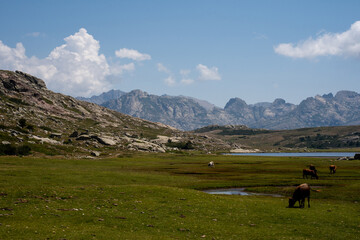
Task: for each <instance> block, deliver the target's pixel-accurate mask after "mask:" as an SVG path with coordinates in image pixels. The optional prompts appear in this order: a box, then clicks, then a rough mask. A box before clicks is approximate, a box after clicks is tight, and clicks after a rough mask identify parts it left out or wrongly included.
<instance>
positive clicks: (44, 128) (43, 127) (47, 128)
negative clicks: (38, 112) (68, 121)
mask: <svg viewBox="0 0 360 240" xmlns="http://www.w3.org/2000/svg"><path fill="white" fill-rule="evenodd" d="M39 128H41V129H42V130H46V131H49V132H53V130H52V129H51V128H49V127H47V126H40V127H39Z"/></svg>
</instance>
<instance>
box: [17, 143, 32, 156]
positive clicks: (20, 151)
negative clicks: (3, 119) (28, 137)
mask: <svg viewBox="0 0 360 240" xmlns="http://www.w3.org/2000/svg"><path fill="white" fill-rule="evenodd" d="M30 151H31V148H30V147H29V146H27V145H23V146H20V147H18V148H17V155H20V156H26V155H29V154H30Z"/></svg>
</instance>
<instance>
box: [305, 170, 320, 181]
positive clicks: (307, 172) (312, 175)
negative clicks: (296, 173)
mask: <svg viewBox="0 0 360 240" xmlns="http://www.w3.org/2000/svg"><path fill="white" fill-rule="evenodd" d="M308 175H310V176H311V179H313V178H316V179H319V176H318V175H317V173H316V172H315V171H314V170H310V169H303V178H305V176H306V179H307V178H308Z"/></svg>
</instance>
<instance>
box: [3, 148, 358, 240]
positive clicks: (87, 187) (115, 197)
mask: <svg viewBox="0 0 360 240" xmlns="http://www.w3.org/2000/svg"><path fill="white" fill-rule="evenodd" d="M209 161H214V162H215V167H213V168H211V167H208V166H207V163H208V162H209ZM309 164H314V165H315V166H316V167H317V169H318V174H319V177H320V178H319V180H316V179H310V178H309V179H303V178H302V169H303V168H306V167H307V166H308V165H309ZM330 164H335V165H337V166H338V170H337V172H336V174H334V175H330V174H329V169H328V167H329V165H330ZM359 180H360V161H335V160H334V159H329V158H299V157H292V158H290V157H285V158H279V157H254V156H252V157H250V156H224V155H197V154H193V155H190V154H134V155H130V154H125V155H120V156H118V157H113V158H103V159H65V158H54V157H0V239H358V238H359V236H360V181H359ZM304 182H307V183H309V184H310V185H311V186H312V187H313V189H316V190H318V191H319V192H311V200H310V203H311V208H307V201H306V204H305V208H303V209H301V208H287V205H288V197H290V196H291V195H292V193H293V191H294V189H295V186H297V185H299V184H301V183H304ZM227 187H245V188H246V190H247V191H250V192H258V193H273V194H279V195H281V196H282V197H272V196H261V195H256V196H226V195H210V194H207V193H204V192H202V191H200V190H202V189H210V188H227Z"/></svg>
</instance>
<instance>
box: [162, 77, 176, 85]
mask: <svg viewBox="0 0 360 240" xmlns="http://www.w3.org/2000/svg"><path fill="white" fill-rule="evenodd" d="M164 82H165V84H166V85H168V86H171V87H172V86H175V84H176V81H175V79H174V77H173V76H169V77H167V78H165V79H164Z"/></svg>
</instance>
